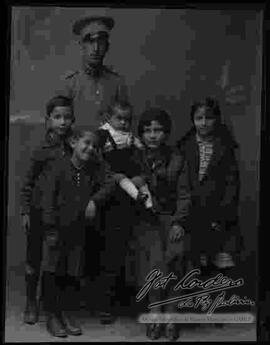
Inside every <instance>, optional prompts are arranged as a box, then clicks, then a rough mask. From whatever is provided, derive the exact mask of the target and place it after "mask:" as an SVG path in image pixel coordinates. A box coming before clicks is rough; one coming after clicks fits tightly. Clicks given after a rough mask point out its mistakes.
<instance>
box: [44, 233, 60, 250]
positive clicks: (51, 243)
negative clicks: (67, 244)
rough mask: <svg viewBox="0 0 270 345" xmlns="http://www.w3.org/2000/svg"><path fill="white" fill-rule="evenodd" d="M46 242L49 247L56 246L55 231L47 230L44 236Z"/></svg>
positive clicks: (56, 237)
mask: <svg viewBox="0 0 270 345" xmlns="http://www.w3.org/2000/svg"><path fill="white" fill-rule="evenodd" d="M45 238H46V242H47V244H48V246H49V247H56V245H57V243H58V234H57V232H49V233H47V234H46V236H45Z"/></svg>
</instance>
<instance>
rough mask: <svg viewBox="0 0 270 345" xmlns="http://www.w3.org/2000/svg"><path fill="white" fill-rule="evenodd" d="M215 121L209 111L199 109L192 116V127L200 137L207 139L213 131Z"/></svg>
mask: <svg viewBox="0 0 270 345" xmlns="http://www.w3.org/2000/svg"><path fill="white" fill-rule="evenodd" d="M216 122H217V119H216V117H215V115H214V114H213V112H212V110H211V109H208V108H206V107H200V108H198V109H197V111H196V112H195V114H194V125H195V127H196V130H197V133H198V134H199V135H200V136H201V137H207V136H209V135H211V134H212V133H213V131H214V130H215V126H216Z"/></svg>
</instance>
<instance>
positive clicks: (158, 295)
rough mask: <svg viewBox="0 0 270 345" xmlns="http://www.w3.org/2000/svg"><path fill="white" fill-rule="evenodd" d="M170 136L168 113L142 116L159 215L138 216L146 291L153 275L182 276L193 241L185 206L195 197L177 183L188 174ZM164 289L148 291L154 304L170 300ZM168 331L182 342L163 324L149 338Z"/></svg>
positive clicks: (147, 169)
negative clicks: (188, 242) (187, 246)
mask: <svg viewBox="0 0 270 345" xmlns="http://www.w3.org/2000/svg"><path fill="white" fill-rule="evenodd" d="M170 132H171V119H170V116H169V114H168V113H167V112H166V111H165V110H163V109H159V108H150V109H148V110H146V111H145V112H144V113H143V114H142V115H141V118H140V121H139V126H138V133H139V136H140V139H141V140H142V142H143V145H144V149H143V150H141V151H140V152H139V154H140V161H141V162H142V163H143V166H144V175H145V178H146V181H147V184H148V185H149V189H150V192H151V195H152V199H153V208H154V210H155V212H154V214H149V213H147V210H141V212H138V213H137V217H136V219H135V226H134V229H133V235H134V246H133V250H134V253H135V262H136V269H137V274H138V285H139V286H140V287H141V288H142V287H143V285H144V284H145V283H146V280H147V276H148V275H149V274H150V272H152V274H153V272H154V271H153V270H157V271H160V272H162V273H163V274H164V276H165V275H167V274H168V273H169V272H174V271H175V270H176V269H177V273H180V275H181V274H182V271H181V272H180V270H182V268H181V267H180V266H181V265H182V258H183V254H184V242H185V241H186V238H187V237H186V234H185V229H184V223H185V214H186V211H185V207H187V205H188V204H189V195H188V194H183V193H182V192H181V193H180V192H179V195H177V188H176V180H175V179H174V180H175V181H174V182H173V179H172V177H173V175H175V174H176V172H177V171H178V172H179V173H180V172H181V171H182V168H183V164H182V163H183V162H182V161H181V157H180V156H177V157H176V153H175V152H174V150H173V149H172V148H171V147H170V146H168V145H167V140H168V138H169V135H170ZM176 158H178V159H176ZM175 163H177V164H175ZM172 170H174V171H172ZM180 194H181V196H180ZM177 198H179V200H177ZM177 202H180V203H181V205H182V208H181V210H179V212H178V213H177V218H176V217H174V214H175V211H176V208H177V206H176V205H177ZM176 262H177V263H178V262H180V263H181V264H180V266H178V267H176V266H175V263H176ZM162 290H163V289H160V288H159V289H153V288H152V289H151V290H150V291H149V292H148V300H149V303H156V302H158V301H160V300H162V296H163V297H164V291H162ZM140 291H141V290H140ZM166 292H167V296H168V295H170V296H171V295H172V290H171V286H169V287H166ZM137 300H138V301H139V300H140V292H139V293H138V294H137ZM165 309H166V311H167V312H173V311H174V306H173V305H172V304H170V305H168V306H166V308H165ZM161 311H162V307H160V306H153V308H151V313H150V314H151V315H152V316H153V317H155V314H156V313H160V312H161ZM163 332H164V333H165V336H166V337H167V338H169V339H170V340H176V339H177V338H178V328H177V327H176V325H175V324H174V323H172V322H168V323H167V324H165V326H164V328H163V327H162V323H160V322H159V321H158V319H157V320H156V322H154V321H153V322H152V323H150V324H147V333H146V334H147V336H148V337H149V338H150V339H152V340H154V339H158V338H159V337H160V336H161V335H162V333H163Z"/></svg>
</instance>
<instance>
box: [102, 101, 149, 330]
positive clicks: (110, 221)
mask: <svg viewBox="0 0 270 345" xmlns="http://www.w3.org/2000/svg"><path fill="white" fill-rule="evenodd" d="M131 120H132V107H131V105H130V104H129V103H127V102H122V101H116V102H115V103H113V104H112V105H111V106H110V107H109V109H108V112H107V122H106V123H105V124H104V125H103V126H101V127H100V128H99V129H98V130H97V133H98V135H99V137H100V140H101V146H102V152H103V155H104V159H105V160H106V162H108V163H109V165H110V167H111V170H112V171H113V172H114V173H115V174H114V177H115V179H116V182H117V185H118V188H117V189H116V193H115V195H114V196H113V197H112V198H111V199H110V201H108V203H107V205H106V212H105V214H104V226H103V228H104V229H105V233H104V235H103V239H104V249H103V250H102V254H101V265H102V266H103V267H104V272H103V276H102V279H103V282H102V283H101V285H102V286H103V289H104V292H103V295H104V297H103V298H102V302H103V304H102V305H100V307H101V309H102V310H101V313H100V321H101V323H111V322H112V321H113V303H114V300H115V299H116V296H117V290H118V291H119V293H120V295H121V296H122V295H124V293H123V291H120V286H121V285H123V284H122V283H123V282H124V265H125V254H126V242H127V241H128V238H129V233H130V230H131V226H132V222H133V220H132V217H133V214H134V206H135V204H136V203H137V204H139V205H142V206H143V207H146V208H147V209H149V210H151V208H152V199H151V194H150V192H149V189H148V187H147V185H146V183H145V180H144V178H143V176H142V171H143V168H142V165H141V162H140V161H139V160H138V159H137V158H136V157H137V154H136V152H137V151H139V150H141V149H142V144H141V142H140V140H139V139H138V138H136V137H135V136H134V135H133V134H132V132H131V131H130V127H131ZM130 197H131V198H130ZM124 289H126V284H125V287H124Z"/></svg>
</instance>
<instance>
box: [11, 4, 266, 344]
mask: <svg viewBox="0 0 270 345" xmlns="http://www.w3.org/2000/svg"><path fill="white" fill-rule="evenodd" d="M82 18H87V19H82ZM108 18H109V19H108ZM111 18H113V20H112V19H111ZM81 19H82V20H81ZM262 20H263V13H262V10H260V9H245V8H243V9H241V10H239V9H233V8H232V9H228V8H227V9H205V10H201V9H161V8H151V9H150V8H136V9H135V8H134V9H131V8H117V9H116V8H114V9H112V8H106V7H104V8H95V7H88V8H87V7H85V8H82V7H80V8H79V7H78V8H76V7H72V8H68V7H62V8H61V7H56V6H51V7H46V6H45V7H19V6H18V7H17V6H14V7H12V12H11V54H10V102H9V119H10V125H9V152H8V158H9V167H8V172H9V176H8V229H7V260H6V277H7V279H6V305H5V341H6V342H26V343H27V342H54V341H63V340H64V341H79V342H92V341H112V342H113V341H138V342H143V341H147V340H155V339H159V340H161V341H166V340H167V341H169V340H176V341H217V342H219V341H241V340H244V341H249V340H250V341H255V340H256V337H257V335H256V312H257V306H256V304H255V302H254V301H255V295H256V294H255V293H256V283H257V278H256V277H257V273H256V259H257V254H258V253H257V233H258V221H259V182H260V181H259V174H260V171H259V163H260V129H261V85H262ZM74 23H75V25H74ZM219 313H223V314H224V315H225V316H226V315H229V316H228V319H227V322H225V321H224V322H223V323H219V321H218V320H216V322H215V321H213V320H214V319H213V320H212V321H211V320H208V322H206V321H205V319H204V321H203V320H202V321H201V322H200V321H198V319H197V321H196V320H195V319H194V320H193V322H192V320H190V319H189V320H188V318H186V319H185V318H184V315H189V314H194V315H195V314H198V315H199V316H206V315H209V314H210V315H212V316H215V315H216V314H219ZM241 313H242V314H244V316H245V317H247V315H248V316H249V319H248V320H246V322H243V319H241V317H240V316H241V315H240V314H241ZM166 314H169V315H172V314H173V315H176V318H177V317H179V319H178V320H174V321H172V320H169V321H168V320H167V321H166V320H165V321H164V320H163V321H162V320H161V319H159V320H156V319H151V321H149V320H150V317H152V316H154V315H157V317H161V316H162V315H163V316H164V315H166ZM233 315H236V317H238V319H237V320H236V319H235V320H236V321H235V322H234V321H232V319H233ZM237 315H238V316H237ZM239 315H240V316H239ZM181 317H182V318H181Z"/></svg>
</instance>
